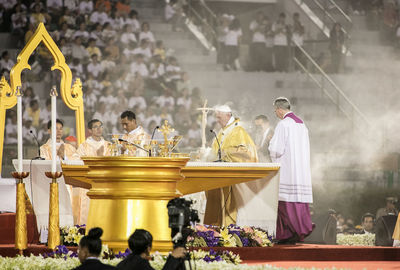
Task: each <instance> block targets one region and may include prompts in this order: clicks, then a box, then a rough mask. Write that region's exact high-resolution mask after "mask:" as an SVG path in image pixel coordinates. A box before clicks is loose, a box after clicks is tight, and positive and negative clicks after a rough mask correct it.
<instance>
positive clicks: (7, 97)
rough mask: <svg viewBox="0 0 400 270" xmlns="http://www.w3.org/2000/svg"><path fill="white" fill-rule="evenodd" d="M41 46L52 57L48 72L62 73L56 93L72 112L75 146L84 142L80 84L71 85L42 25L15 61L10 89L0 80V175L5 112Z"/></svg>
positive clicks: (15, 100)
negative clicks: (29, 61)
mask: <svg viewBox="0 0 400 270" xmlns="http://www.w3.org/2000/svg"><path fill="white" fill-rule="evenodd" d="M41 42H43V44H44V45H45V46H46V47H47V49H48V50H49V51H50V53H51V55H52V56H53V59H54V65H53V66H52V67H51V70H52V71H53V70H55V69H58V70H59V71H60V72H61V82H60V88H59V89H60V93H61V97H62V99H63V101H64V103H65V104H66V105H67V106H68V107H69V108H70V109H71V110H73V111H75V120H76V136H77V139H78V144H81V143H83V141H84V140H85V122H84V112H83V93H82V83H81V81H80V79H79V78H78V79H76V80H75V82H74V84H73V85H72V73H71V69H70V68H69V67H68V65H67V64H66V63H65V57H64V55H63V54H62V53H61V51H60V49H59V48H58V46H57V45H56V43H55V42H54V40H53V39H52V38H51V36H50V35H49V33H48V32H47V30H46V28H45V27H44V24H43V23H40V24H39V26H38V28H37V29H36V31H35V33H34V34H33V36H32V37H31V39H30V40H29V41H28V43H27V44H26V45H25V47H24V48H23V49H22V51H21V52H20V53H19V55H18V57H17V63H16V64H15V66H14V67H13V68H12V69H11V72H10V82H11V86H10V85H9V84H8V82H7V81H6V79H5V78H4V76H3V77H2V78H1V80H0V173H1V164H2V160H3V145H4V128H5V117H6V110H7V109H10V108H12V107H14V106H15V105H16V104H17V97H16V95H15V92H16V89H17V87H19V86H21V72H22V71H23V70H24V69H29V70H30V69H31V66H30V65H29V64H28V60H29V57H30V56H31V55H32V53H33V52H34V51H35V49H36V48H37V47H38V46H39V45H40V43H41Z"/></svg>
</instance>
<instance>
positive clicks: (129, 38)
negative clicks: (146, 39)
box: [121, 33, 137, 44]
mask: <svg viewBox="0 0 400 270" xmlns="http://www.w3.org/2000/svg"><path fill="white" fill-rule="evenodd" d="M121 42H122V43H124V44H129V43H131V42H137V40H136V35H135V34H134V33H123V34H122V35H121Z"/></svg>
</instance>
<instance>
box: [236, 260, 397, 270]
mask: <svg viewBox="0 0 400 270" xmlns="http://www.w3.org/2000/svg"><path fill="white" fill-rule="evenodd" d="M243 263H246V264H249V265H259V264H269V265H272V266H277V267H283V268H290V267H307V268H312V267H315V268H321V269H324V268H334V267H335V268H336V269H340V268H342V269H345V268H346V269H351V270H364V269H365V270H375V269H384V270H399V269H400V262H398V261H346V262H344V261H324V262H321V261H243Z"/></svg>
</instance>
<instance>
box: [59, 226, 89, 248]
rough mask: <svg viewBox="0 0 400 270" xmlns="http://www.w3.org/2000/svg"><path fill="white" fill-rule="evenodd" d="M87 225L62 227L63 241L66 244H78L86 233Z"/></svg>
mask: <svg viewBox="0 0 400 270" xmlns="http://www.w3.org/2000/svg"><path fill="white" fill-rule="evenodd" d="M85 229H86V225H75V226H71V227H69V226H66V227H61V228H60V236H61V237H60V238H61V243H62V244H63V245H66V246H78V245H79V242H80V241H81V239H82V237H83V236H84V235H85Z"/></svg>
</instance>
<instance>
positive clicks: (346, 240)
mask: <svg viewBox="0 0 400 270" xmlns="http://www.w3.org/2000/svg"><path fill="white" fill-rule="evenodd" d="M336 242H337V244H338V245H344V246H375V234H372V233H366V234H343V233H339V234H337V236H336Z"/></svg>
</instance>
